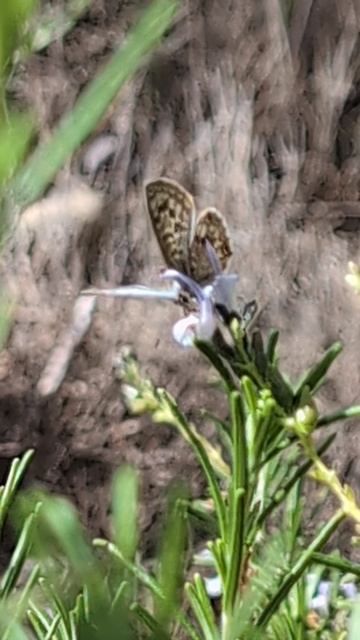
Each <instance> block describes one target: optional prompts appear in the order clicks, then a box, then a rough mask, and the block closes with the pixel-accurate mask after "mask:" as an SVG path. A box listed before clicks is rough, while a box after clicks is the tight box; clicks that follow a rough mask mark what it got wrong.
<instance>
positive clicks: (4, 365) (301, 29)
mask: <svg viewBox="0 0 360 640" xmlns="http://www.w3.org/2000/svg"><path fill="white" fill-rule="evenodd" d="M287 4H289V3H286V2H284V3H283V5H284V6H283V9H282V8H281V6H280V4H279V2H278V1H277V0H266V1H264V2H256V3H254V2H252V1H251V0H245V1H243V2H238V1H231V0H223V1H222V2H217V1H216V0H191V2H188V3H187V2H185V3H184V5H183V9H182V12H181V15H180V16H179V18H178V21H177V23H176V24H175V26H174V27H173V28H172V29H171V31H170V33H169V34H168V36H167V38H166V40H165V41H164V42H163V44H162V45H161V47H160V48H159V50H158V51H157V52H156V54H155V55H154V56H152V57H151V59H150V60H149V61H148V63H147V64H146V65H145V67H144V68H143V71H142V72H141V73H139V74H138V75H137V76H136V78H135V79H134V80H133V81H131V82H130V83H129V84H128V85H127V87H126V90H125V91H123V92H122V93H121V95H120V96H119V98H118V100H117V101H116V103H115V104H114V105H113V107H112V109H111V111H110V112H109V113H108V114H107V117H106V118H105V119H104V120H103V122H102V123H101V125H100V126H99V128H98V130H97V131H96V132H94V139H96V138H97V137H98V136H99V135H101V134H103V133H112V134H114V135H116V136H117V138H118V141H117V151H116V154H115V159H114V161H113V162H112V163H111V164H110V166H108V167H107V168H106V169H105V170H102V171H101V173H100V174H99V175H98V176H97V178H96V181H95V183H94V184H93V186H92V187H91V188H90V187H87V186H84V183H85V182H86V177H84V176H81V175H80V167H81V164H82V162H83V163H84V158H85V164H86V158H87V156H86V153H87V151H86V148H85V147H84V149H81V150H79V154H78V155H77V157H76V158H73V161H72V163H71V164H69V166H68V167H66V169H64V171H63V172H62V174H61V175H59V176H58V179H57V183H56V185H54V191H53V193H52V195H51V196H50V197H48V199H47V200H45V201H44V202H42V203H41V206H40V205H36V206H35V207H33V208H32V209H31V210H29V211H27V212H24V214H23V217H22V219H21V221H20V224H19V226H18V228H17V229H16V230H15V232H14V235H13V237H12V238H11V240H10V242H9V246H8V247H7V249H6V251H5V253H4V255H3V278H4V280H5V282H6V285H7V288H8V290H9V293H10V295H11V296H12V297H13V299H14V300H16V310H15V320H14V324H13V327H12V331H11V335H10V340H9V344H8V347H7V349H6V351H5V352H4V353H3V354H2V356H1V363H0V364H1V367H0V376H1V381H0V413H1V421H0V424H1V436H0V437H1V442H2V446H1V451H2V453H1V457H2V462H3V469H4V471H5V469H6V467H7V464H8V461H9V459H10V458H11V457H13V456H14V455H15V454H18V453H20V452H21V451H24V450H25V449H27V448H28V447H30V446H33V447H35V448H36V450H37V455H36V461H35V464H34V465H33V467H32V472H31V476H30V479H31V480H33V479H34V478H35V479H36V480H37V481H38V482H40V483H41V484H42V485H45V486H47V487H49V488H51V489H56V491H61V492H65V493H66V494H68V495H71V496H72V497H73V498H74V500H75V501H76V503H77V504H78V505H79V506H80V509H81V512H82V514H83V517H84V520H85V521H86V522H88V523H89V525H90V528H91V531H92V533H98V532H101V531H103V530H104V529H106V526H107V525H106V511H107V491H108V480H109V477H110V476H111V472H112V470H113V468H114V466H115V465H117V464H118V463H119V462H121V461H128V462H131V463H134V464H135V465H136V466H137V467H138V468H139V469H140V470H141V477H142V481H143V495H144V503H146V510H145V509H144V510H143V518H142V525H143V529H144V531H148V532H150V533H149V535H148V536H147V538H146V539H147V541H148V544H149V545H150V546H152V541H153V539H154V532H156V521H157V517H158V513H159V506H160V504H161V502H162V496H163V490H164V487H165V486H166V485H167V484H168V483H169V481H170V480H171V479H172V478H174V477H178V476H181V477H186V478H187V479H188V480H189V482H190V483H191V487H192V490H193V492H194V494H197V493H200V492H201V486H202V484H201V479H200V478H201V475H200V472H199V471H198V468H197V465H196V463H195V462H194V460H193V458H192V456H191V455H190V454H189V449H188V447H187V445H186V444H185V443H183V442H182V441H181V440H180V439H179V438H178V437H177V436H176V434H174V433H173V432H172V431H171V430H170V429H167V428H164V427H159V426H152V425H151V424H150V422H149V420H147V419H146V418H142V419H138V418H133V417H129V416H128V415H127V414H126V411H125V409H124V407H123V406H122V403H121V400H120V396H119V387H118V382H117V381H116V379H115V377H114V372H113V361H114V358H116V354H117V353H118V351H119V349H120V347H121V346H122V345H124V344H131V345H132V346H133V348H134V349H135V350H136V352H137V354H138V357H139V359H140V360H141V362H142V363H144V369H145V370H146V371H147V372H148V373H149V374H150V375H151V376H152V378H153V379H154V381H155V382H156V383H157V384H159V385H162V386H165V385H166V386H167V387H168V388H169V390H170V391H171V392H172V393H174V394H175V395H176V397H177V398H178V400H179V402H180V404H181V406H182V407H183V408H184V410H185V411H186V412H188V413H189V414H190V415H192V416H193V418H194V419H195V420H200V417H199V410H200V408H201V407H203V406H207V407H209V408H211V407H213V408H215V407H216V408H218V404H219V397H217V396H216V394H215V392H214V391H212V390H211V391H209V387H208V379H209V374H208V371H207V369H206V367H204V364H203V363H202V362H201V359H200V357H199V355H198V354H196V353H194V352H192V351H187V352H181V351H180V350H179V349H178V348H177V347H176V346H175V345H174V344H173V342H172V338H171V326H172V323H173V322H174V320H175V319H176V318H178V317H179V313H180V311H179V309H178V308H176V307H172V306H171V305H169V304H165V303H149V302H147V303H143V302H120V301H110V300H99V304H98V310H97V312H96V314H95V316H94V319H93V323H92V326H91V329H90V331H89V332H88V334H87V336H86V338H85V339H84V341H83V343H82V344H81V345H80V346H79V347H78V348H77V349H76V351H75V353H74V356H73V359H72V363H71V366H70V368H69V370H68V373H67V376H66V379H65V381H64V382H63V384H62V385H61V387H60V389H59V391H58V392H57V393H56V394H54V395H53V396H52V397H51V398H48V399H46V400H44V399H43V398H41V397H40V395H39V393H38V390H37V387H36V385H37V383H38V380H39V378H40V376H41V374H42V371H43V370H44V367H45V365H46V362H47V359H48V357H49V354H50V353H51V350H52V348H53V345H54V344H55V343H56V341H58V342H59V340H60V341H61V337H62V335H63V332H64V331H66V327H67V325H68V323H69V321H70V318H71V314H72V309H73V305H74V300H75V298H76V296H77V295H78V293H79V291H80V290H81V288H83V287H84V286H85V285H87V284H89V283H91V284H92V285H96V286H114V285H116V284H117V285H119V284H121V283H123V284H127V283H143V284H149V283H152V284H154V283H156V282H157V275H158V273H159V270H160V268H161V267H162V266H163V265H162V261H161V258H160V252H159V250H158V247H157V246H156V242H155V238H154V237H153V234H152V231H151V228H150V224H149V220H148V219H147V214H146V211H145V207H144V201H143V193H142V186H143V182H144V180H145V179H148V178H150V177H157V176H160V175H167V176H168V177H171V178H175V179H177V180H178V181H179V182H181V183H182V184H183V185H184V186H185V187H186V188H188V189H189V190H190V191H192V192H193V193H194V195H195V197H196V202H197V204H198V205H199V206H200V207H201V206H205V205H214V206H216V207H218V208H219V209H220V210H221V211H223V213H224V214H225V215H226V218H227V220H228V222H229V225H230V227H231V230H232V235H233V240H234V245H235V256H234V260H233V264H232V270H234V271H236V272H238V273H239V276H240V279H239V290H238V294H239V304H240V303H241V300H242V299H245V300H249V299H252V298H254V297H256V299H257V300H258V303H259V305H260V307H261V308H262V313H261V315H260V318H259V324H260V326H261V327H262V328H263V329H264V331H265V332H266V331H267V330H268V329H269V327H270V326H276V327H278V328H279V329H280V330H281V353H282V356H283V366H284V368H285V369H286V370H287V371H288V372H289V374H290V375H292V376H293V375H296V374H297V373H299V372H300V371H302V370H303V369H304V367H307V366H309V365H310V364H311V363H312V362H313V361H314V359H315V358H316V357H318V356H319V355H320V354H321V353H322V352H323V350H324V349H325V348H326V347H327V346H329V344H330V343H331V342H332V341H333V340H335V339H340V340H342V341H343V343H344V354H343V356H342V357H341V358H340V359H339V361H338V363H337V364H336V365H335V366H334V368H333V370H332V373H331V377H330V380H329V382H328V383H327V384H326V386H325V387H324V389H323V390H322V392H321V394H320V403H319V404H320V408H321V409H325V408H326V409H327V410H328V411H330V410H332V409H334V408H335V407H338V406H339V405H344V404H350V403H358V402H359V375H360V369H359V356H358V354H359V344H360V331H359V323H358V322H357V316H358V313H359V302H358V300H357V299H356V298H355V296H354V294H353V293H352V292H351V291H350V290H348V289H347V288H346V285H345V283H344V275H345V272H346V265H347V261H348V260H349V259H352V260H354V261H355V262H356V261H359V257H358V252H359V250H358V229H359V224H360V223H359V220H360V217H359V213H360V204H359V173H358V167H359V159H360V158H359V154H360V137H359V136H360V128H359V127H360V125H359V122H360V121H359V108H360V106H359V105H360V94H359V81H360V56H359V37H358V33H359V27H360V24H359V21H360V2H359V0H353V1H351V0H313V1H312V0H304V1H302V2H295V3H294V5H295V9H294V10H293V13H292V15H291V16H290V17H289V16H288V15H287V9H286V6H287ZM138 14H139V2H123V1H122V0H94V2H93V3H92V7H91V9H90V10H89V11H88V12H87V14H86V15H85V16H84V17H83V19H82V20H80V21H79V23H78V25H77V26H76V28H75V29H73V31H72V32H71V33H70V34H69V35H68V36H67V37H66V38H65V39H64V41H63V42H62V43H54V44H52V45H51V46H50V47H49V48H48V49H47V50H46V51H43V52H41V53H39V54H38V55H34V56H32V57H31V59H29V60H28V61H27V63H26V65H25V67H24V68H22V69H20V70H19V73H18V74H17V76H16V78H15V79H14V86H13V91H14V95H15V96H16V97H17V98H18V99H19V100H21V102H22V103H24V102H25V103H27V104H30V105H31V107H32V108H33V109H34V110H35V112H36V113H37V115H38V121H39V129H40V134H39V135H40V138H45V137H46V136H47V135H48V132H49V130H50V129H51V128H52V127H54V126H55V125H56V122H57V120H58V118H59V117H60V116H61V115H62V114H63V113H64V111H65V110H66V109H68V108H71V106H72V104H73V103H74V101H75V100H76V97H77V95H78V94H79V93H80V91H81V90H82V88H83V87H84V86H85V85H86V83H87V82H88V81H89V80H90V79H91V78H92V77H93V75H94V74H95V73H96V71H97V69H99V68H100V67H101V65H102V63H103V62H104V61H105V60H106V59H107V57H108V55H109V51H111V50H112V49H113V48H115V47H116V46H117V45H118V44H119V43H120V42H121V41H122V39H123V37H124V35H125V34H126V32H127V30H128V28H129V25H130V24H133V23H134V22H135V20H136V17H137V16H138ZM89 144H90V145H91V141H89ZM87 148H88V149H89V145H88V147H87ZM90 148H91V147H90ZM81 184H82V185H83V186H82V187H81ZM51 198H52V199H51ZM49 207H50V208H49ZM202 428H204V429H208V430H209V429H210V427H209V426H207V425H205V424H204V426H203V427H202ZM357 430H358V427H357V424H356V423H353V424H350V423H349V424H347V425H346V426H345V427H342V428H340V427H339V435H338V438H337V440H336V445H335V446H334V448H333V455H334V464H335V467H336V469H337V470H339V471H340V472H341V474H342V476H343V477H344V478H345V479H346V480H347V481H349V480H352V481H353V482H354V484H355V486H356V484H357V482H358V479H359V473H360V468H359V466H358V462H357V455H356V451H357V447H358V446H359V436H358V433H357ZM154 525H155V528H154ZM155 535H156V533H155Z"/></svg>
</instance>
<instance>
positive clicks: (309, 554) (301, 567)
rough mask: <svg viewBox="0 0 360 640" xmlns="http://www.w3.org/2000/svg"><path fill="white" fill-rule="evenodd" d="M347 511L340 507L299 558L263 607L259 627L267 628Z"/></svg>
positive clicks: (258, 622)
mask: <svg viewBox="0 0 360 640" xmlns="http://www.w3.org/2000/svg"><path fill="white" fill-rule="evenodd" d="M345 517H346V516H345V513H344V512H343V510H342V509H339V511H337V512H336V513H335V515H334V516H333V517H332V518H331V520H329V522H328V523H327V524H326V525H325V527H324V528H323V529H322V530H321V532H320V533H319V535H318V536H317V537H316V538H315V540H313V542H312V543H311V545H310V546H309V547H308V549H307V550H306V551H305V552H304V553H303V554H302V555H301V557H300V558H299V560H298V561H297V562H296V564H295V565H294V566H293V568H292V569H291V571H290V572H289V573H288V575H287V576H286V577H285V579H284V580H283V583H282V585H281V586H280V588H279V589H278V591H277V592H276V594H275V595H274V597H273V598H272V599H271V600H270V602H269V603H268V605H267V606H266V607H265V608H264V609H263V611H262V613H261V615H260V616H259V619H258V621H257V623H256V626H257V627H263V628H265V627H266V625H267V624H268V622H269V620H270V618H271V617H272V616H273V615H274V613H275V612H276V611H277V609H278V608H279V606H280V605H281V603H282V602H283V601H284V600H285V598H286V596H287V594H288V593H289V591H290V589H291V588H292V587H293V586H294V584H295V583H296V582H297V581H298V580H299V578H300V576H301V575H302V574H303V573H304V571H305V569H306V568H307V567H308V565H309V564H311V562H312V561H313V554H314V552H315V551H318V550H319V549H321V548H322V547H323V546H324V544H325V543H326V542H327V541H328V539H329V538H330V536H331V535H332V534H333V533H334V531H335V530H336V529H337V527H338V526H339V524H340V522H342V520H344V519H345Z"/></svg>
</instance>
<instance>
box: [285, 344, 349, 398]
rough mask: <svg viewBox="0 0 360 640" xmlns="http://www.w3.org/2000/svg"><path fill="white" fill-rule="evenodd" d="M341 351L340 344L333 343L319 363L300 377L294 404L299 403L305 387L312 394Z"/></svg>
mask: <svg viewBox="0 0 360 640" xmlns="http://www.w3.org/2000/svg"><path fill="white" fill-rule="evenodd" d="M341 351H342V345H341V343H340V342H335V343H334V344H332V345H331V347H329V349H328V350H327V351H326V352H325V354H324V356H323V357H322V358H321V360H320V362H317V363H316V364H314V365H313V366H312V367H311V369H309V371H308V372H307V373H305V374H304V376H302V378H301V379H300V380H299V382H298V384H297V385H296V388H295V396H296V400H295V402H296V401H299V399H300V398H301V394H302V391H303V389H304V388H305V387H309V389H310V391H311V392H312V393H314V391H315V390H316V389H317V388H318V387H319V386H320V384H321V383H322V382H323V380H324V377H325V376H326V374H327V372H328V370H329V368H330V367H331V365H332V363H333V362H334V360H335V359H336V358H337V357H338V355H339V353H340V352H341Z"/></svg>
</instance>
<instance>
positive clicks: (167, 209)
mask: <svg viewBox="0 0 360 640" xmlns="http://www.w3.org/2000/svg"><path fill="white" fill-rule="evenodd" d="M145 195H146V203H147V208H148V211H149V215H150V218H151V222H152V225H153V228H154V231H155V235H156V238H157V241H158V243H159V246H160V249H161V252H162V254H163V256H164V259H165V262H166V264H167V266H168V267H170V268H173V269H177V270H178V271H181V272H183V273H188V272H189V246H190V239H191V237H192V235H193V233H194V231H193V230H194V225H195V205H194V199H193V197H192V196H191V195H190V193H188V192H187V191H186V189H184V188H183V187H181V186H180V185H179V184H178V183H177V182H176V181H175V180H170V179H168V178H159V179H158V180H154V181H151V182H148V183H147V184H146V185H145Z"/></svg>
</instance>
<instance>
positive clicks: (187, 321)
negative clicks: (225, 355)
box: [172, 313, 200, 348]
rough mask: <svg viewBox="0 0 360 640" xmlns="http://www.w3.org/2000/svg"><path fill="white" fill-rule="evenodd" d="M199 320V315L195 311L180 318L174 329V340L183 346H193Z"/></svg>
mask: <svg viewBox="0 0 360 640" xmlns="http://www.w3.org/2000/svg"><path fill="white" fill-rule="evenodd" d="M199 322H200V321H199V317H198V316H196V315H195V314H194V313H192V314H191V315H189V316H186V318H182V319H181V320H178V322H176V323H175V324H174V326H173V330H172V334H173V338H174V340H176V342H177V343H178V344H180V345H181V346H182V347H185V348H188V347H192V346H193V343H194V339H195V338H196V330H197V327H198V325H199Z"/></svg>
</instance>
